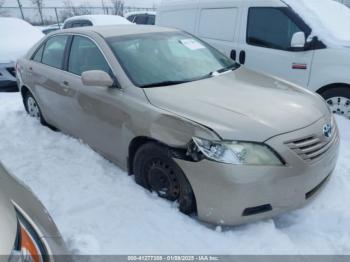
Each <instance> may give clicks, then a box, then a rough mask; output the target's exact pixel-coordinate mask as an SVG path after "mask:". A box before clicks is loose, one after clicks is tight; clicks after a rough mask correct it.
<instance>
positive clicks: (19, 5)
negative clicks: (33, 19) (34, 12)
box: [17, 0, 24, 20]
mask: <svg viewBox="0 0 350 262" xmlns="http://www.w3.org/2000/svg"><path fill="white" fill-rule="evenodd" d="M17 3H18V7H19V10H21V15H22V19H23V20H24V14H23V9H22V4H21V1H20V0H17Z"/></svg>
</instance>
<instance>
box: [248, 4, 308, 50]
mask: <svg viewBox="0 0 350 262" xmlns="http://www.w3.org/2000/svg"><path fill="white" fill-rule="evenodd" d="M302 31H303V30H302V29H300V28H299V27H298V26H297V24H296V23H295V22H294V21H293V20H292V19H291V18H290V17H289V16H288V15H287V14H286V13H285V12H284V9H283V8H272V7H255V8H250V9H249V17H248V29H247V43H248V44H250V45H255V46H261V47H267V48H273V49H280V50H290V44H291V41H292V37H293V34H294V33H296V32H302Z"/></svg>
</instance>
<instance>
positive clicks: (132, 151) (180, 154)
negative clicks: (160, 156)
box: [127, 136, 191, 175]
mask: <svg viewBox="0 0 350 262" xmlns="http://www.w3.org/2000/svg"><path fill="white" fill-rule="evenodd" d="M150 142H153V143H155V144H158V145H160V146H163V147H165V148H167V149H168V150H169V156H171V157H175V158H179V159H187V160H189V161H191V159H190V158H189V157H188V156H187V155H186V152H187V147H181V148H180V147H173V146H170V145H168V144H166V143H164V142H162V141H160V140H157V139H155V138H151V137H147V136H138V137H135V138H134V139H133V140H131V142H130V143H129V149H128V157H127V170H128V174H129V175H132V174H133V173H134V168H133V163H134V159H135V155H136V153H137V151H138V150H139V149H140V148H141V147H142V146H143V145H145V144H147V143H150Z"/></svg>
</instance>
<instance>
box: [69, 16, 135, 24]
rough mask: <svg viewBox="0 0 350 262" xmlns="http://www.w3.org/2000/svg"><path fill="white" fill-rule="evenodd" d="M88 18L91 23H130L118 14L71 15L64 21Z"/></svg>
mask: <svg viewBox="0 0 350 262" xmlns="http://www.w3.org/2000/svg"><path fill="white" fill-rule="evenodd" d="M82 19H84V20H89V21H91V22H92V24H93V25H119V24H130V22H129V21H128V20H127V19H125V18H124V17H121V16H118V15H80V16H73V17H70V18H68V19H66V21H64V23H67V22H68V21H74V20H82Z"/></svg>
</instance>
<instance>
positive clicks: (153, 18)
mask: <svg viewBox="0 0 350 262" xmlns="http://www.w3.org/2000/svg"><path fill="white" fill-rule="evenodd" d="M155 23H156V16H155V15H149V16H148V20H147V24H148V25H155Z"/></svg>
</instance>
